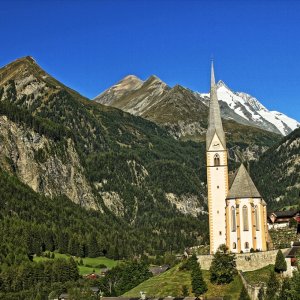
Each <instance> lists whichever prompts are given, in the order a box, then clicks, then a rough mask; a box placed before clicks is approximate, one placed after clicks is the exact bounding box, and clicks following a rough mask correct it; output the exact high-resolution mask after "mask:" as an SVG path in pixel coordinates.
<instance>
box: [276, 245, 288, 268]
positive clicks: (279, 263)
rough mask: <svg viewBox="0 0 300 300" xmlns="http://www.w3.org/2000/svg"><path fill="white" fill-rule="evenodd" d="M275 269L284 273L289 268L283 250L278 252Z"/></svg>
mask: <svg viewBox="0 0 300 300" xmlns="http://www.w3.org/2000/svg"><path fill="white" fill-rule="evenodd" d="M274 270H275V272H277V273H282V272H284V271H286V270H287V265H286V261H285V258H284V256H283V253H282V251H281V250H278V252H277V255H276V261H275V268H274Z"/></svg>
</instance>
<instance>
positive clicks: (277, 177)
mask: <svg viewBox="0 0 300 300" xmlns="http://www.w3.org/2000/svg"><path fill="white" fill-rule="evenodd" d="M250 170H251V175H252V178H253V180H254V182H255V184H256V186H257V188H258V190H259V191H260V192H261V193H262V195H263V197H264V198H265V199H266V201H267V202H268V205H269V208H273V209H279V208H282V207H283V206H289V205H299V204H300V193H299V191H300V177H299V173H300V128H298V129H296V130H294V131H293V132H292V133H290V134H289V135H287V136H286V137H284V139H282V140H281V141H280V142H279V143H276V145H274V146H273V147H271V148H270V149H268V150H267V151H266V152H265V153H264V154H263V155H262V156H261V157H260V158H259V159H258V160H257V161H255V162H252V164H251V167H250Z"/></svg>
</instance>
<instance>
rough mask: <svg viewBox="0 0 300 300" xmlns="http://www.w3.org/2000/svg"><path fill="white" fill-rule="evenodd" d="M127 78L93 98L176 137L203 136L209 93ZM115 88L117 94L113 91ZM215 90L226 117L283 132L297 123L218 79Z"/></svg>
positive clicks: (154, 78) (154, 81)
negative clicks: (160, 125)
mask: <svg viewBox="0 0 300 300" xmlns="http://www.w3.org/2000/svg"><path fill="white" fill-rule="evenodd" d="M128 78H134V82H135V84H134V85H132V84H128V83H127V82H128ZM128 78H127V77H125V78H124V79H123V80H121V81H120V82H118V83H117V84H116V85H114V86H112V87H111V88H109V89H108V90H106V91H104V92H103V93H101V94H100V95H98V96H97V97H95V99H94V100H95V101H96V102H99V103H102V104H105V105H110V106H114V107H118V108H120V109H122V110H124V111H127V112H129V113H132V114H134V115H138V116H142V117H144V118H148V119H149V120H152V121H154V122H156V123H158V124H163V125H164V126H166V127H167V128H168V129H169V131H170V132H171V133H172V134H173V135H174V136H175V137H179V138H182V137H184V138H192V139H199V136H203V134H204V133H205V130H206V117H207V108H206V107H207V106H208V105H209V103H208V101H209V94H204V93H198V92H193V91H191V90H189V89H186V88H184V87H182V86H180V85H176V86H175V87H173V88H170V87H169V86H167V84H165V83H164V82H162V81H161V80H160V79H159V78H157V77H155V76H151V77H150V78H148V79H147V80H146V81H144V82H143V81H142V80H141V79H138V78H137V77H135V76H133V75H130V76H128ZM114 90H117V91H118V93H116V94H115V93H112V91H114ZM217 93H218V98H219V100H220V105H221V113H222V117H223V118H224V119H225V120H234V121H236V122H238V123H240V124H243V125H249V126H254V127H258V128H261V129H263V130H267V131H271V132H274V133H277V134H282V135H286V134H288V133H290V132H291V131H292V130H294V129H296V128H297V127H299V126H300V123H299V122H297V121H296V120H294V119H292V118H289V117H288V116H286V115H284V114H282V113H279V112H276V111H269V110H268V109H267V108H266V107H264V106H263V105H262V104H261V103H260V102H259V101H258V100H257V99H256V98H254V97H252V96H251V95H248V94H246V93H236V92H233V91H232V90H231V89H230V88H228V87H227V86H226V84H225V83H224V82H223V81H219V82H218V84H217ZM108 99H109V100H108ZM203 104H204V105H203ZM225 123H226V121H225Z"/></svg>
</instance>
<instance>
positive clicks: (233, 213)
mask: <svg viewBox="0 0 300 300" xmlns="http://www.w3.org/2000/svg"><path fill="white" fill-rule="evenodd" d="M231 231H236V217H235V207H234V206H232V207H231Z"/></svg>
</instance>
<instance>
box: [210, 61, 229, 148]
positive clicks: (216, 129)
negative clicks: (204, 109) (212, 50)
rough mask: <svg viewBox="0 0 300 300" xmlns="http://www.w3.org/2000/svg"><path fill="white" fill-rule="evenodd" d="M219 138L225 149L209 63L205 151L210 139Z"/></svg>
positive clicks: (214, 84)
mask: <svg viewBox="0 0 300 300" xmlns="http://www.w3.org/2000/svg"><path fill="white" fill-rule="evenodd" d="M215 133H216V134H217V136H218V137H219V139H220V141H221V143H222V146H223V147H224V149H225V148H226V141H225V133H224V130H223V126H222V119H221V113H220V107H219V101H218V96H217V87H216V82H215V72H214V63H213V61H212V62H211V79H210V102H209V119H208V129H207V133H206V149H207V150H208V149H209V147H210V144H211V142H212V139H213V137H214V135H215Z"/></svg>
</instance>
